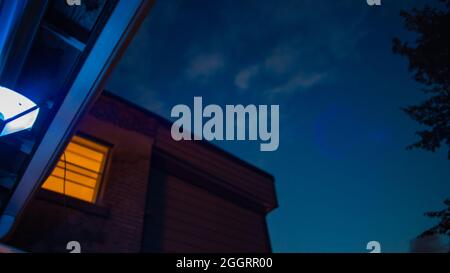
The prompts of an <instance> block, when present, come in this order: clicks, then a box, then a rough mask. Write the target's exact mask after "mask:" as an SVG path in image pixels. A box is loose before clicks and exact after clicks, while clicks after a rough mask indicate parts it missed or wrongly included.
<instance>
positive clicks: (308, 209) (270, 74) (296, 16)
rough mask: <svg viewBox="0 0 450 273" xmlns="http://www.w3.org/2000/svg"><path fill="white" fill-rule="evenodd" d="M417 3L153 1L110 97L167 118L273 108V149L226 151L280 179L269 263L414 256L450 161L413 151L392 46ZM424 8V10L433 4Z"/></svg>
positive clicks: (240, 145)
mask: <svg viewBox="0 0 450 273" xmlns="http://www.w3.org/2000/svg"><path fill="white" fill-rule="evenodd" d="M426 2H427V1H425V0H417V1H410V0H395V1H394V0H391V1H388V0H384V1H382V6H381V7H370V6H368V5H367V4H366V1H365V0H340V1H331V0H321V1H318V0H303V1H300V0H292V1H289V0H283V1H259V0H244V1H210V0H202V1H200V0H198V1H186V0H185V1H181V0H179V1H177V0H165V1H157V3H156V5H155V7H154V9H153V10H152V11H151V13H150V15H149V17H148V18H147V19H146V21H145V23H144V24H143V26H142V28H141V29H140V31H139V33H138V35H137V37H136V38H135V40H134V41H133V43H132V44H131V46H130V48H129V49H128V51H127V53H126V54H125V56H124V58H123V59H122V61H121V63H120V65H119V66H118V68H117V70H116V71H115V73H114V74H113V76H112V78H111V80H110V82H109V84H108V89H110V90H111V91H113V92H115V93H117V94H119V95H121V96H123V97H124V98H126V99H128V100H130V101H132V102H135V103H137V104H139V105H141V106H143V107H146V108H148V109H149V110H152V111H154V112H156V113H158V114H160V115H162V116H165V117H169V116H170V110H171V108H172V107H173V106H174V105H176V104H180V103H182V104H188V105H192V104H193V97H194V96H196V95H198V96H202V97H203V100H204V104H212V103H214V104H219V105H225V104H244V105H245V104H279V105H280V148H279V150H278V151H276V152H269V153H263V152H260V151H259V144H258V143H255V142H243V141H241V142H218V143H216V144H217V145H219V146H220V147H222V148H224V149H225V150H227V151H230V152H231V153H233V154H235V155H237V156H239V157H241V158H243V159H244V160H246V161H248V162H251V163H252V164H255V165H256V166H258V167H261V168H263V169H265V170H267V171H269V172H271V173H272V174H273V175H274V176H275V178H276V187H277V194H278V198H279V202H280V208H279V209H277V210H276V211H274V212H273V213H271V214H270V216H269V229H270V235H271V239H272V245H273V249H274V251H278V252H311V251H313V252H348V251H350V252H361V251H362V252H365V251H366V249H365V248H366V243H367V242H368V241H371V240H377V241H379V242H380V243H381V245H382V250H383V251H394V252H405V251H409V244H410V240H411V239H413V238H414V237H415V236H417V235H418V234H420V233H421V232H422V231H424V230H425V229H427V228H428V227H430V226H432V225H433V224H434V223H435V222H434V221H432V220H430V219H428V218H426V217H425V216H423V213H424V212H425V211H429V210H434V209H440V208H441V207H442V206H443V205H442V201H443V200H444V199H445V198H446V197H449V196H450V184H449V181H450V168H449V161H448V160H447V159H446V151H440V152H438V153H434V154H433V153H430V152H425V151H421V150H416V151H407V150H406V149H405V147H406V146H407V145H408V144H411V143H412V142H414V141H415V140H416V137H415V136H414V131H415V130H417V129H419V126H418V124H417V123H416V122H414V121H412V120H410V119H409V118H408V117H407V116H406V115H405V114H404V113H403V112H402V111H401V110H400V108H401V107H404V106H407V105H411V104H414V103H417V102H420V101H421V100H423V98H424V96H423V94H421V93H420V92H419V88H420V86H419V85H418V84H417V83H415V82H414V81H413V80H412V78H411V75H410V74H409V73H408V70H407V61H406V60H405V59H403V58H402V57H399V56H397V55H394V54H393V53H392V50H391V40H392V38H393V37H395V36H399V37H402V38H403V37H405V38H406V37H409V38H411V34H408V33H407V32H405V30H404V28H403V23H402V19H401V18H400V17H399V11H400V9H402V8H404V9H409V8H411V7H413V6H415V7H420V6H422V5H423V4H424V3H426ZM428 2H430V1H428Z"/></svg>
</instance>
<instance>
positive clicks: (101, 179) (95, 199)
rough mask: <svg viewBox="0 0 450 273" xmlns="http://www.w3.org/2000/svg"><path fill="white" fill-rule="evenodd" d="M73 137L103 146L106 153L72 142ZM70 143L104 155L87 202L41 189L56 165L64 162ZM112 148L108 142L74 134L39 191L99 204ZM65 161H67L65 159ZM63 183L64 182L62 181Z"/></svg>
mask: <svg viewBox="0 0 450 273" xmlns="http://www.w3.org/2000/svg"><path fill="white" fill-rule="evenodd" d="M75 137H78V138H81V139H84V140H86V141H88V142H92V143H93V144H96V145H99V146H103V147H105V148H106V149H107V151H106V152H105V153H103V152H102V151H98V150H96V149H95V148H92V147H89V146H87V145H84V144H82V143H79V142H76V141H73V138H75ZM70 143H75V144H77V145H80V146H83V147H84V148H87V149H91V150H93V151H97V152H101V153H102V154H103V155H104V159H103V162H102V166H101V170H100V172H99V173H98V175H99V178H98V180H97V181H96V183H95V187H94V188H92V189H93V190H94V193H93V197H92V201H87V200H83V199H81V198H77V197H75V196H72V195H69V194H67V192H63V193H61V192H57V191H54V190H51V189H47V188H44V187H43V185H44V184H45V183H46V182H47V180H48V178H49V177H51V176H52V175H53V172H54V169H55V168H57V165H58V163H60V162H62V163H63V164H64V161H63V158H64V153H65V152H66V149H67V147H68V146H69V144H70ZM113 148H114V145H112V144H111V143H108V142H106V141H104V140H101V139H98V138H96V137H93V136H90V135H88V134H85V133H82V132H78V133H76V134H75V135H74V136H73V137H72V139H71V140H70V141H69V143H68V144H67V146H66V147H65V149H64V152H63V154H61V157H60V159H59V160H58V161H57V162H56V164H55V166H54V168H53V169H52V171H51V172H50V174H49V175H48V177H47V179H45V181H44V182H43V183H42V185H41V189H42V190H45V191H48V192H52V193H54V194H57V195H61V196H63V197H64V198H71V199H77V200H78V201H80V202H84V203H87V204H91V205H98V204H100V203H101V201H102V200H103V193H104V188H105V184H106V183H105V182H106V181H107V177H108V174H109V169H110V168H109V167H110V162H111V157H112V151H113ZM66 160H67V158H66ZM66 171H67V170H66ZM63 183H64V181H63ZM65 183H67V179H66V181H65ZM69 183H75V181H74V182H69Z"/></svg>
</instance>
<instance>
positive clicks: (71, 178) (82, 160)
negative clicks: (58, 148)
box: [42, 136, 109, 203]
mask: <svg viewBox="0 0 450 273" xmlns="http://www.w3.org/2000/svg"><path fill="white" fill-rule="evenodd" d="M108 153H109V147H107V146H104V145H101V144H98V143H96V142H93V141H91V140H88V139H86V138H82V137H80V136H75V137H73V139H72V140H71V142H70V143H69V145H68V146H67V148H66V150H65V152H64V154H63V155H62V156H61V158H60V160H59V162H58V164H57V166H56V168H55V169H54V170H53V172H52V174H51V175H50V176H49V178H48V179H47V181H45V183H44V184H43V185H42V188H44V189H47V190H50V191H54V192H58V193H61V194H64V193H65V194H66V195H67V196H71V197H74V198H77V199H81V200H84V201H87V202H90V203H95V201H96V199H97V194H98V190H99V188H100V183H101V181H102V177H103V175H104V171H105V165H106V160H107V158H108ZM64 160H65V161H64ZM64 181H65V182H64Z"/></svg>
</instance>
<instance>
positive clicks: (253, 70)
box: [234, 65, 260, 90]
mask: <svg viewBox="0 0 450 273" xmlns="http://www.w3.org/2000/svg"><path fill="white" fill-rule="evenodd" d="M259 71H260V67H259V66H258V65H253V66H250V67H247V68H244V69H242V70H241V71H239V73H238V74H237V75H236V78H235V79H234V83H235V84H236V86H237V87H239V88H240V89H244V90H245V89H248V87H249V84H250V80H251V79H252V78H254V77H255V76H257V75H258V73H259Z"/></svg>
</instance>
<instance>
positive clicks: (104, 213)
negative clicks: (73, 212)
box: [36, 189, 110, 218]
mask: <svg viewBox="0 0 450 273" xmlns="http://www.w3.org/2000/svg"><path fill="white" fill-rule="evenodd" d="M36 198H37V199H39V200H43V201H47V202H51V203H55V204H58V205H61V206H64V205H65V206H67V207H70V208H73V209H77V210H81V211H83V212H85V213H88V214H92V215H96V216H100V217H104V218H108V217H109V216H110V208H108V207H103V206H99V205H97V204H92V203H88V202H85V201H82V200H79V199H76V198H73V197H70V196H64V195H62V194H59V193H56V192H52V191H48V190H45V189H40V190H39V191H38V193H37V194H36Z"/></svg>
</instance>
